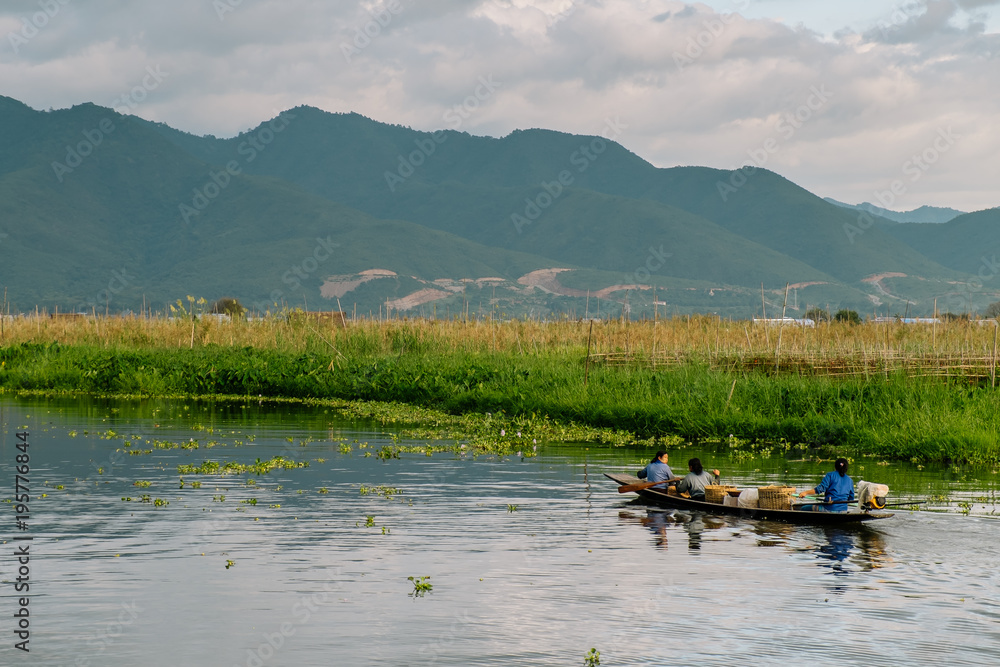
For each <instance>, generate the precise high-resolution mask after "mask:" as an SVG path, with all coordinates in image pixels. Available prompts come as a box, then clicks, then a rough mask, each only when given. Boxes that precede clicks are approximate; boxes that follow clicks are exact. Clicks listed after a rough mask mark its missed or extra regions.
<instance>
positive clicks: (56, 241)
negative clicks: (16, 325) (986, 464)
mask: <svg viewBox="0 0 1000 667" xmlns="http://www.w3.org/2000/svg"><path fill="white" fill-rule="evenodd" d="M0 120H2V122H0V255H6V256H16V257H18V258H19V259H20V260H22V261H23V264H24V265H26V266H29V267H32V270H31V271H27V272H25V271H13V270H11V266H12V265H11V264H10V263H7V262H5V263H4V264H3V268H0V286H6V287H8V292H9V294H10V299H11V300H12V301H13V302H14V303H15V304H16V307H19V308H23V309H28V308H33V307H34V306H35V305H39V306H43V307H47V308H54V307H59V308H60V309H63V310H65V309H81V308H85V309H88V310H102V309H107V310H109V311H116V310H120V309H135V308H137V307H139V306H141V305H142V304H143V303H146V304H147V305H149V304H153V305H154V306H156V307H161V308H162V307H163V306H164V305H165V304H166V303H168V302H171V301H173V300H175V299H177V298H180V297H182V296H184V295H185V294H195V295H199V296H205V297H207V298H210V299H214V298H218V297H221V296H235V297H237V298H239V299H241V300H243V301H245V302H248V303H251V304H254V305H255V306H257V307H259V308H260V309H263V308H273V307H281V306H298V307H307V308H310V309H316V308H319V309H329V308H333V307H344V308H345V309H348V310H352V309H354V308H355V307H356V308H357V309H358V310H359V311H360V312H368V311H371V312H377V311H378V310H379V309H382V308H391V309H395V310H402V311H409V312H414V313H424V314H427V313H428V312H438V313H440V312H441V311H445V312H451V313H457V312H460V311H462V310H463V309H464V310H469V309H472V310H473V311H475V310H476V309H480V310H483V309H485V310H486V311H489V312H492V309H499V310H501V311H503V312H505V313H507V314H508V315H512V314H529V313H531V314H536V315H546V316H550V315H551V314H553V313H560V312H562V313H573V312H577V313H581V312H583V311H584V310H585V309H586V302H587V301H588V296H587V295H590V294H597V293H600V294H602V295H603V297H602V298H603V299H611V300H618V301H620V302H622V303H623V304H624V303H625V302H627V303H628V306H629V310H630V312H631V314H632V315H633V316H642V315H643V314H650V315H651V314H652V310H653V296H654V294H655V295H657V296H656V299H657V300H659V301H664V300H665V302H666V303H668V304H670V307H671V308H672V309H673V311H672V312H718V313H720V314H726V315H732V316H741V317H742V316H747V315H750V314H753V313H755V312H759V309H760V301H761V289H762V284H763V290H764V293H765V294H764V296H765V301H766V302H767V304H768V305H767V308H768V312H769V313H770V312H773V310H772V309H773V308H775V307H777V308H780V307H781V306H782V302H783V296H782V295H783V291H784V287H785V284H786V283H787V284H791V285H792V287H791V290H792V292H793V294H792V295H791V296H790V297H789V304H791V306H790V307H791V308H792V309H793V311H795V310H803V311H804V309H805V308H806V306H808V305H813V306H815V305H821V306H823V307H828V306H829V307H833V308H836V307H851V308H855V309H858V310H863V311H865V312H870V311H871V309H872V308H876V309H877V308H882V309H883V310H891V309H894V308H897V307H901V306H906V304H910V305H909V312H911V313H912V312H920V308H921V306H922V305H924V306H926V305H927V304H930V303H932V302H933V299H934V298H937V297H942V296H945V295H946V294H948V293H949V292H956V291H959V290H964V289H965V287H964V285H966V283H968V282H969V281H971V280H972V277H971V276H970V275H969V273H974V271H970V269H968V268H957V267H958V266H960V265H961V266H964V265H963V264H961V263H960V262H956V261H952V258H950V257H949V256H947V253H946V252H944V249H943V248H942V247H935V248H928V247H927V246H928V244H926V243H924V242H923V240H922V239H917V238H916V237H914V238H909V237H905V236H903V235H899V234H896V233H895V231H896V230H893V229H889V228H888V227H886V226H885V225H884V224H881V223H879V224H870V223H866V224H863V225H862V228H859V229H858V232H857V233H855V232H851V231H850V230H849V227H850V226H851V225H858V224H860V223H859V217H858V215H856V214H855V213H854V212H852V211H850V210H847V209H844V208H843V207H840V206H834V205H832V204H830V203H828V202H825V201H823V200H822V199H820V198H819V197H817V196H815V195H813V194H811V193H809V192H807V191H806V190H804V189H802V188H800V187H798V186H796V185H795V184H794V183H791V182H790V181H788V180H787V179H785V178H782V177H781V176H778V175H777V174H774V173H773V172H769V171H766V170H761V169H759V170H756V172H755V173H744V172H726V171H720V170H715V169H708V168H704V167H675V168H671V169H659V168H656V167H654V166H652V165H651V164H649V163H648V162H646V161H645V160H643V159H642V158H640V157H639V156H637V155H635V154H634V153H632V152H630V151H628V150H626V149H625V148H624V147H622V146H621V145H620V144H618V143H616V142H614V141H612V140H611V139H609V138H606V137H601V136H578V135H570V134H566V133H561V132H554V131H549V130H519V131H516V132H513V133H511V134H510V135H508V136H506V137H503V138H492V137H477V136H473V135H470V134H467V133H463V132H457V131H454V130H444V131H439V132H434V133H429V132H419V131H415V130H411V129H409V128H406V127H402V126H399V125H387V124H384V123H379V122H376V121H373V120H371V119H368V118H365V117H363V116H360V115H358V114H334V113H328V112H325V111H321V110H318V109H314V108H311V107H297V108H294V109H291V110H289V111H287V112H284V113H283V114H281V116H280V117H279V118H276V119H271V120H270V121H265V122H263V123H261V124H260V125H259V126H258V127H256V128H254V129H253V130H250V131H248V132H244V133H241V134H240V135H238V136H236V137H232V138H228V139H222V138H217V137H212V136H206V137H197V136H194V135H191V134H188V133H185V132H182V131H180V130H176V129H174V128H171V127H169V126H166V125H163V124H159V123H153V122H149V121H145V120H142V119H139V118H137V117H133V116H121V115H119V114H117V113H116V112H114V111H112V110H110V109H105V108H102V107H98V106H95V105H92V104H85V105H80V106H77V107H73V108H72V109H64V110H59V111H53V112H41V111H35V110H33V109H30V108H29V107H27V106H25V105H23V104H21V103H19V102H17V101H15V100H11V99H10V98H3V97H0ZM111 127H113V129H110V128H111ZM101 128H104V129H101ZM606 134H608V135H609V136H612V135H613V133H611V132H607V133H606ZM58 165H63V167H62V168H60V167H59V166H58ZM67 170H68V171H67ZM949 224H951V223H949ZM945 241H947V240H945ZM945 245H947V242H945ZM919 248H923V250H919ZM943 260H947V263H945V262H944V261H943ZM564 269H566V270H568V271H564ZM556 274H558V280H556V279H555V278H554V277H552V276H555V275H556ZM887 275H888V276H891V277H882V278H878V279H874V280H873V279H872V277H873V276H887ZM530 276H541V278H537V279H536V278H532V277H530ZM546 276H549V277H546ZM626 295H627V296H626ZM988 296H989V295H988V293H987V292H986V291H982V292H981V293H978V294H977V298H979V299H980V300H983V299H986V298H988ZM275 304H277V306H275ZM775 304H776V305H775ZM102 306H103V307H104V308H102ZM619 310H621V309H619ZM661 312H662V310H661Z"/></svg>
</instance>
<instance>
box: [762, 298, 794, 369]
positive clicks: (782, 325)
mask: <svg viewBox="0 0 1000 667" xmlns="http://www.w3.org/2000/svg"><path fill="white" fill-rule="evenodd" d="M762 284H763V283H762ZM787 305H788V283H785V301H784V303H782V304H781V323H780V324H778V347H776V348H775V349H774V370H775V372H777V371H778V358H779V356H780V355H781V335H782V334H783V333H784V332H785V307H786V306H787Z"/></svg>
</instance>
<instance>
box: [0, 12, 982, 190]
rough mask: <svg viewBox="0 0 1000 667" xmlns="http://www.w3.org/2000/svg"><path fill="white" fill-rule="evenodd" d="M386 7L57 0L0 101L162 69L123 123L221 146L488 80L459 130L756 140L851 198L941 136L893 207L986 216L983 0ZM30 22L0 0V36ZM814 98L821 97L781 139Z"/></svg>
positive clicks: (649, 140)
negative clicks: (136, 119)
mask: <svg viewBox="0 0 1000 667" xmlns="http://www.w3.org/2000/svg"><path fill="white" fill-rule="evenodd" d="M220 1H222V2H226V1H227V0H220ZM392 1H394V2H398V3H399V4H398V5H389V2H387V1H386V0H375V1H374V2H371V3H368V4H367V5H358V4H357V3H353V2H346V1H343V2H340V1H335V2H328V1H322V0H243V1H242V3H240V4H239V5H238V6H236V7H234V8H233V11H231V12H226V13H225V14H224V16H223V19H222V20H220V18H219V16H218V15H217V13H216V10H215V9H213V3H212V2H209V1H208V0H172V2H170V3H151V2H138V1H137V0H91V1H90V2H82V1H80V0H70V2H69V3H68V4H67V5H65V6H64V7H63V9H62V10H61V11H60V13H59V14H58V15H57V16H54V17H52V18H51V20H49V21H48V24H47V25H46V26H45V27H44V28H42V29H39V31H38V34H37V35H36V36H34V37H32V38H31V39H30V40H29V41H28V42H27V43H26V44H22V45H20V49H19V53H17V54H15V53H14V50H13V48H12V45H11V42H10V40H9V38H5V39H4V40H3V42H2V43H0V90H2V91H3V94H5V95H9V96H11V97H14V98H17V99H20V100H22V101H24V102H26V103H28V104H30V105H32V106H34V107H36V108H47V107H49V106H54V107H65V106H70V105H72V104H76V103H80V102H84V101H93V102H95V103H98V104H104V105H107V104H110V102H111V100H112V99H114V98H116V97H118V96H119V95H121V94H122V93H123V92H126V91H127V90H129V89H130V88H131V87H132V86H134V85H136V84H138V83H139V81H140V80H141V77H142V74H143V71H144V69H145V68H146V67H147V66H149V65H159V66H161V67H162V68H163V69H164V70H165V71H167V72H169V73H170V76H169V78H168V79H167V80H166V81H165V82H164V83H163V84H162V85H161V86H159V87H158V88H157V89H156V90H155V91H153V92H152V93H151V94H150V95H149V97H148V98H147V100H145V101H144V102H143V103H142V104H141V105H140V106H139V107H138V108H137V109H136V113H137V114H138V115H141V116H143V117H146V118H150V119H154V120H159V121H163V122H167V123H169V124H171V125H173V126H175V127H178V128H181V129H185V130H188V131H193V132H197V133H213V134H217V135H231V134H235V133H236V132H239V131H241V130H244V129H246V128H247V127H250V126H253V125H256V124H257V123H258V122H260V121H261V120H263V119H265V118H269V117H271V116H273V115H274V113H275V112H276V111H277V110H280V109H284V108H289V107H292V106H296V105H299V104H311V105H314V106H317V107H320V108H322V109H326V110H329V111H357V112H359V113H362V114H365V115H367V116H371V117H373V118H376V119H378V120H382V121H386V122H392V123H402V124H408V125H412V126H413V127H416V128H419V129H428V130H430V129H435V128H439V127H444V126H446V123H445V122H444V120H443V114H444V113H445V111H446V110H447V109H449V108H451V107H452V106H453V105H455V104H458V103H460V102H461V101H462V100H463V99H464V98H466V97H467V96H468V95H470V94H471V93H472V92H473V90H474V88H475V87H476V85H477V79H478V77H480V76H488V75H493V76H494V77H495V79H496V80H498V81H500V82H502V83H503V85H502V87H501V89H500V90H499V91H498V92H497V93H496V94H495V95H493V96H492V97H490V98H489V99H488V100H486V101H485V102H484V103H483V104H482V106H481V107H480V108H478V109H477V110H476V111H475V112H474V113H473V114H471V115H470V117H469V118H468V120H467V122H466V123H465V124H464V125H463V128H462V129H465V130H468V131H472V132H476V133H481V134H492V135H502V134H506V133H508V132H510V131H511V130H514V129H517V128H526V127H547V128H551V129H558V130H562V131H567V132H580V133H595V132H597V131H599V130H600V128H601V126H602V125H603V122H604V119H605V118H606V117H608V116H615V115H617V116H621V117H622V119H623V120H624V121H626V122H627V123H628V125H629V129H628V131H627V132H626V133H625V134H624V135H623V136H622V137H621V138H620V141H621V142H622V143H623V144H625V145H626V146H627V147H628V148H629V149H630V150H632V151H634V152H635V153H637V154H638V155H640V156H642V157H644V158H646V159H648V160H650V161H651V162H653V163H654V164H657V165H659V166H672V165H678V164H702V165H708V166H715V167H731V166H736V165H738V164H740V163H742V162H744V161H746V160H749V159H750V158H749V153H748V152H752V151H758V155H759V150H760V149H761V147H762V146H764V145H765V143H766V142H767V141H768V140H769V139H774V140H775V141H776V142H777V146H778V150H777V151H776V152H774V153H772V154H770V155H769V156H768V160H767V164H766V166H767V167H768V168H771V169H774V170H775V171H777V172H779V173H781V174H782V175H784V176H786V177H788V178H790V179H791V180H793V181H795V182H797V183H799V184H801V185H803V186H804V187H806V188H808V189H810V190H812V191H813V192H816V193H817V194H820V195H828V196H833V197H836V198H838V199H841V200H846V201H852V202H853V201H861V200H864V199H871V198H872V194H873V192H874V191H875V190H876V189H884V188H885V187H887V184H888V183H890V182H891V181H892V180H893V179H895V178H899V177H900V173H901V170H902V168H903V167H902V165H903V164H904V162H905V161H906V160H908V159H910V157H911V156H912V155H914V154H915V153H919V152H920V151H923V150H924V149H925V148H926V146H927V145H928V142H933V141H934V137H935V133H936V132H937V131H938V129H940V128H947V127H952V128H953V131H954V132H955V133H957V134H959V135H961V137H962V138H961V139H960V140H958V141H957V142H956V143H955V145H954V146H953V147H951V148H950V149H949V151H948V152H947V153H945V154H942V155H941V156H940V157H939V159H938V160H937V161H936V162H935V164H933V165H931V166H930V168H928V169H927V171H926V172H922V174H921V177H920V178H919V179H918V180H917V181H915V182H912V183H910V184H909V185H910V187H909V188H908V192H907V194H906V195H905V196H904V197H903V198H902V199H901V201H899V202H898V206H899V207H902V208H910V207H915V206H919V205H920V204H924V203H927V204H934V205H945V206H955V207H957V208H965V209H972V208H983V207H988V206H995V205H998V204H1000V201H998V197H997V196H996V194H995V193H996V188H995V185H994V183H993V182H992V179H993V176H992V175H991V174H992V171H991V169H992V170H994V171H995V169H993V167H994V165H993V162H992V161H993V160H994V157H993V156H995V155H996V154H997V153H998V152H1000V137H998V136H996V135H995V134H994V133H993V132H991V130H990V126H991V123H992V121H993V119H994V118H995V117H996V115H997V111H998V106H1000V92H997V91H1000V85H998V84H1000V68H998V67H997V61H998V58H1000V37H998V36H997V35H996V34H991V33H989V32H988V25H989V22H990V21H991V20H992V15H991V14H990V10H991V7H992V6H994V5H996V4H997V3H995V2H982V1H979V0H957V1H952V0H929V1H928V2H921V3H919V4H915V3H913V2H910V3H901V4H899V5H896V6H897V7H903V8H904V9H905V11H904V12H903V13H902V14H899V15H896V16H895V18H893V15H892V13H891V6H892V5H890V11H883V9H887V8H884V7H882V6H881V4H880V3H879V2H875V3H866V5H872V6H869V7H868V8H867V9H866V10H865V11H867V12H868V13H867V14H858V15H854V16H853V17H852V16H848V15H845V16H843V21H842V22H838V23H836V24H835V23H828V24H827V25H836V27H835V28H832V29H831V30H824V29H821V28H820V27H818V26H819V19H817V20H816V21H813V20H811V19H809V17H805V18H806V19H807V20H801V21H784V22H782V21H778V20H776V19H777V18H780V13H781V9H782V7H784V8H785V9H787V8H789V7H792V6H794V7H801V6H802V3H794V4H788V3H778V2H760V3H749V0H733V1H732V2H728V3H727V2H721V1H720V2H713V3H712V4H713V6H715V7H716V9H717V10H719V11H724V10H736V9H740V8H741V7H743V8H745V12H744V13H746V14H748V15H753V16H757V18H745V17H744V16H741V15H734V14H729V13H728V12H725V11H724V13H722V14H720V13H716V11H715V10H713V9H711V8H709V7H708V6H707V5H704V4H695V5H688V4H685V3H682V2H674V1H670V0H576V1H575V2H574V1H572V0H545V1H544V2H543V1H539V2H531V3H529V2H527V1H526V0H481V1H479V2H472V1H465V2H463V1H459V0H438V1H437V2H420V1H419V0H392ZM806 4H811V3H806ZM849 4H850V3H849ZM875 5H877V7H876V6H875ZM390 6H391V7H395V8H396V9H398V11H390V10H389V9H388V7H390ZM768 7H770V9H769V10H768V11H770V12H771V14H770V16H764V17H762V16H760V13H761V12H762V11H764V9H767V8H768ZM37 9H38V5H37V4H36V3H35V2H20V1H17V2H8V3H5V4H4V7H3V8H2V9H0V35H4V36H6V35H7V34H8V33H9V32H10V31H14V30H18V29H19V27H20V25H21V22H20V18H21V17H24V16H30V15H31V14H32V13H33V12H35V11H37ZM876 9H877V10H878V11H879V12H881V13H880V14H878V15H877V16H875V15H873V14H872V12H873V11H875V10H876ZM369 10H370V11H369ZM380 10H385V11H383V12H382V14H381V17H382V20H383V23H384V25H377V28H373V27H372V26H373V25H375V24H373V23H372V21H376V24H377V20H376V19H373V18H372V15H371V12H374V13H375V14H379V11H380ZM859 11H860V10H859ZM386 12H388V13H386ZM753 12H756V14H754V13H753ZM387 16H388V17H389V19H388V20H386V17H387ZM858 16H866V17H868V18H866V19H865V21H863V22H861V23H862V25H858V23H859V21H858V20H857V17H858ZM823 20H827V19H823ZM830 20H832V19H830ZM838 21H839V19H838ZM878 21H882V25H881V27H880V25H879V23H878ZM366 26H367V27H368V28H369V33H370V36H369V40H370V43H368V44H366V45H365V46H364V47H363V48H360V49H358V52H357V53H354V54H352V55H351V57H350V62H348V59H347V58H345V55H344V45H351V44H352V42H353V41H354V39H355V37H357V35H358V34H359V32H358V31H364V30H365V27H366ZM806 26H808V27H806ZM844 26H848V27H846V28H845V27H844ZM834 30H836V33H835V34H834V32H833V31H834ZM362 41H363V38H362ZM815 87H825V89H826V90H829V91H830V92H831V93H832V95H831V96H830V98H829V100H828V101H826V102H824V103H823V104H822V105H820V106H819V107H818V108H816V109H814V110H809V111H810V112H811V113H809V118H808V119H806V120H805V121H804V122H802V123H801V126H800V127H796V126H795V125H794V124H790V123H789V121H788V120H787V118H788V116H789V114H791V115H792V117H794V114H795V113H796V110H800V108H801V107H802V105H804V104H807V102H808V101H809V96H810V95H811V94H812V93H811V90H812V89H813V88H815ZM800 115H802V114H800ZM783 118H784V119H786V120H785V121H782V119H783ZM789 128H791V129H792V130H794V131H793V132H791V133H789Z"/></svg>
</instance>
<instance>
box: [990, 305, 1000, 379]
mask: <svg viewBox="0 0 1000 667" xmlns="http://www.w3.org/2000/svg"><path fill="white" fill-rule="evenodd" d="M998 332H1000V322H994V323H993V365H992V366H990V388H992V389H996V386H997V333H998Z"/></svg>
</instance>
